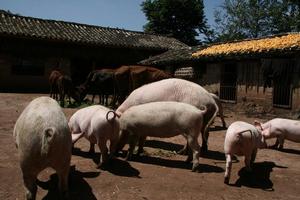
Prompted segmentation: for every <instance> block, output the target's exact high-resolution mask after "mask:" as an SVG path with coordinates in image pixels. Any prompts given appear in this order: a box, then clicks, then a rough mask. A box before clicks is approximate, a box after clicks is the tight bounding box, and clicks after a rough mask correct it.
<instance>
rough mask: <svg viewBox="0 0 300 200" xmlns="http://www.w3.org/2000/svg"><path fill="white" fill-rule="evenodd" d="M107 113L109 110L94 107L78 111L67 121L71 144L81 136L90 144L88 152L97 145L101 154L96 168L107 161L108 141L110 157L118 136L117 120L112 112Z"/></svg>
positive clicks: (102, 107) (97, 106) (98, 106)
mask: <svg viewBox="0 0 300 200" xmlns="http://www.w3.org/2000/svg"><path fill="white" fill-rule="evenodd" d="M109 113H110V109H108V108H106V107H104V106H100V105H94V106H89V107H86V108H82V109H80V110H78V111H77V112H75V113H74V114H73V115H72V117H71V118H70V120H69V127H70V130H71V133H72V142H73V144H75V142H76V141H77V140H79V139H80V138H81V137H83V136H84V137H85V138H87V139H88V140H89V141H90V143H91V148H90V151H93V149H94V144H98V146H99V149H100V151H101V154H102V156H101V154H100V163H99V164H98V168H99V167H101V165H103V164H106V163H107V161H108V149H107V144H106V143H107V141H108V140H110V155H112V151H113V149H114V145H115V144H116V142H117V140H118V136H119V122H118V119H117V118H116V115H115V114H114V112H112V114H111V115H110V114H109Z"/></svg>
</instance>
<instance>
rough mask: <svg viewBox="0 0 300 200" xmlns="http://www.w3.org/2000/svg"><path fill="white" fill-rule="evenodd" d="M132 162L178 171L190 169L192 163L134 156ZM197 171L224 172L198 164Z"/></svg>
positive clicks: (219, 168) (214, 167) (221, 169)
mask: <svg viewBox="0 0 300 200" xmlns="http://www.w3.org/2000/svg"><path fill="white" fill-rule="evenodd" d="M132 161H134V162H140V163H144V164H152V165H159V166H164V167H170V168H179V169H187V170H191V169H192V163H187V162H185V161H181V160H171V159H164V158H160V157H149V156H140V157H136V156H133V160H132ZM197 171H198V172H206V173H210V172H215V173H220V172H224V169H223V168H221V167H217V166H212V165H207V164H201V163H200V165H199V167H198V169H197Z"/></svg>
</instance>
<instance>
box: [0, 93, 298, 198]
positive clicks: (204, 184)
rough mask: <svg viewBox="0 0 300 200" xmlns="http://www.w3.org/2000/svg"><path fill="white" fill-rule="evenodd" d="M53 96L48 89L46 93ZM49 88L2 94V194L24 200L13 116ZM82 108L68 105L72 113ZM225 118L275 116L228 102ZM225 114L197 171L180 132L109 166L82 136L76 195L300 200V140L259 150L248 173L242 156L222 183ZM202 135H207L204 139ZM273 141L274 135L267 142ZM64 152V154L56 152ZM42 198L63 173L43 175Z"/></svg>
mask: <svg viewBox="0 0 300 200" xmlns="http://www.w3.org/2000/svg"><path fill="white" fill-rule="evenodd" d="M45 95H47V94H45ZM38 96H44V94H10V93H0V99H1V100H0V199H23V198H24V189H23V182H22V175H21V171H20V168H19V163H18V154H17V149H16V147H15V144H14V139H13V136H12V132H13V127H14V123H15V122H16V120H17V118H18V116H19V115H20V113H21V112H22V111H23V109H24V108H25V106H26V105H27V104H28V103H29V102H30V101H31V100H32V99H34V98H36V97H38ZM75 111H76V109H70V108H64V112H65V114H66V116H67V118H68V119H69V118H70V116H71V115H72V114H73V113H74V112H75ZM224 113H225V116H226V122H227V124H228V125H229V124H230V123H232V122H234V121H237V120H242V121H246V122H249V123H252V122H253V120H254V119H260V120H262V121H265V120H266V119H267V118H270V117H273V116H268V115H267V114H264V115H256V116H259V118H258V117H256V118H255V117H253V115H252V116H249V115H248V116H247V115H246V114H245V112H243V109H239V110H237V109H235V108H234V105H226V107H225V111H224ZM220 126H221V123H220V120H219V118H217V119H216V121H215V123H214V126H212V127H211V132H210V137H209V152H208V154H207V155H206V156H205V157H201V158H200V163H201V164H200V167H199V172H196V173H195V172H191V164H187V163H185V159H186V156H183V155H176V154H175V151H177V150H179V149H180V148H181V147H182V145H183V144H184V143H185V140H184V138H182V137H181V136H178V137H173V138H168V139H158V138H149V139H148V141H147V143H146V147H145V150H146V153H145V155H144V156H142V157H140V158H135V159H134V161H130V162H127V161H125V160H124V158H122V157H119V158H117V159H116V160H114V161H113V163H112V166H111V167H110V168H109V169H108V170H101V169H96V162H97V160H98V159H97V157H98V156H99V150H98V148H97V149H96V152H97V153H96V157H95V156H91V155H89V154H88V153H87V151H88V150H89V143H88V142H87V141H86V140H85V139H81V140H80V141H79V142H78V143H76V149H75V150H74V151H73V156H72V162H71V173H70V179H69V183H70V196H71V199H105V200H106V199H107V200H109V199H124V200H126V199H130V200H135V199H142V200H147V199H151V200H152V199H178V200H179V199H184V200H188V199H230V200H240V199H243V200H246V199H299V198H300V143H293V142H289V141H286V143H285V146H284V150H283V151H277V150H272V149H264V150H259V152H258V155H257V158H256V161H255V165H254V170H253V173H251V174H248V173H245V169H244V158H243V157H238V158H237V160H236V162H235V163H233V169H232V177H231V179H230V183H231V184H230V185H225V184H224V183H223V176H224V169H225V157H224V154H223V142H224V136H225V132H226V130H224V129H222V128H221V127H220ZM200 142H201V141H200ZM268 142H269V143H273V142H274V140H270V141H268ZM58 156H59V155H58ZM38 179H39V181H38V185H39V187H38V193H37V199H57V187H56V185H57V176H56V174H55V172H54V171H53V170H52V169H46V170H44V171H43V172H42V173H41V174H40V175H39V177H38Z"/></svg>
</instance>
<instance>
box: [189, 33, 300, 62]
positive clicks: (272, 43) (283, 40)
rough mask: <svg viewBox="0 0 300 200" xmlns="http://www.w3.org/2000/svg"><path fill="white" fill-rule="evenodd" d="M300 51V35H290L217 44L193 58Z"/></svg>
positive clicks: (202, 50) (196, 53)
mask: <svg viewBox="0 0 300 200" xmlns="http://www.w3.org/2000/svg"><path fill="white" fill-rule="evenodd" d="M294 50H300V33H288V34H284V35H277V36H273V37H268V38H261V39H252V40H244V41H236V42H231V43H223V44H215V45H212V46H209V47H207V48H204V49H201V50H199V51H196V52H194V53H193V54H192V57H193V58H203V57H216V56H217V57H219V56H228V55H244V54H260V53H269V52H284V51H294Z"/></svg>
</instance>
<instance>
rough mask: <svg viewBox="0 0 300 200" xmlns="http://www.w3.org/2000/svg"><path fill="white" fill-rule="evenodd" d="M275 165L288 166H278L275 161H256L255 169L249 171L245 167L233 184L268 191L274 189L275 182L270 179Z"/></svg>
mask: <svg viewBox="0 0 300 200" xmlns="http://www.w3.org/2000/svg"><path fill="white" fill-rule="evenodd" d="M274 167H278V168H286V167H282V166H277V165H276V164H275V163H274V162H267V161H265V162H260V163H254V165H253V171H252V172H247V171H246V168H245V167H243V168H242V169H241V170H240V171H239V172H238V175H239V178H238V180H237V181H236V182H235V184H232V186H236V187H241V186H246V187H250V188H259V189H262V190H266V191H274V188H273V182H272V181H271V180H270V174H271V172H272V171H273V168H274Z"/></svg>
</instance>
